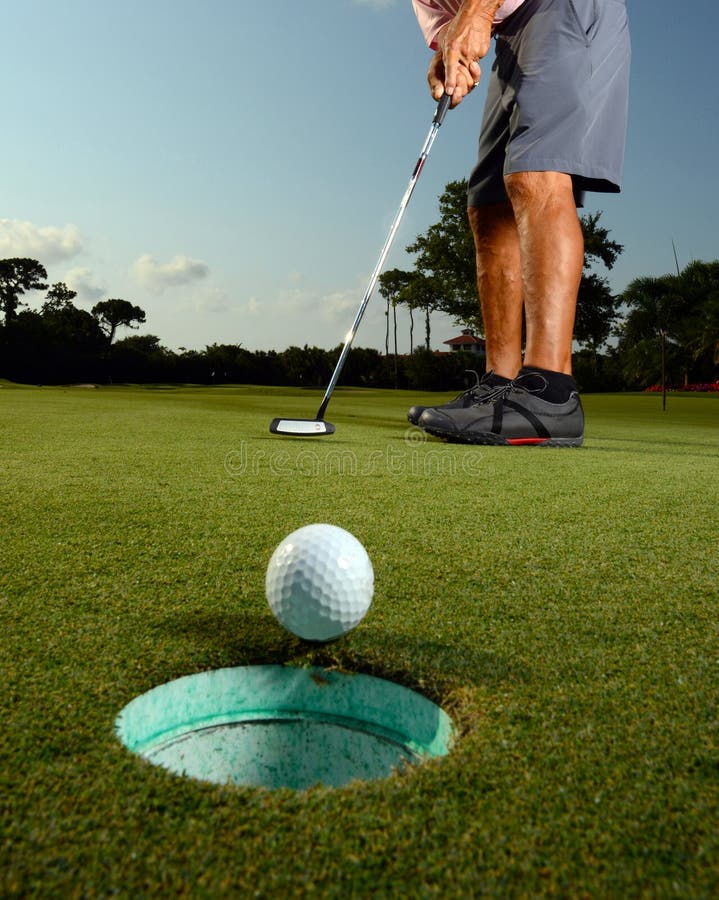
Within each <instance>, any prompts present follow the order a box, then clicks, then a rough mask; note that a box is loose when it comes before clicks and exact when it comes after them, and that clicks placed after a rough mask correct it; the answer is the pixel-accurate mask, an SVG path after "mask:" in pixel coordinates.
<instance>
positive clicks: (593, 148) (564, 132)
mask: <svg viewBox="0 0 719 900" xmlns="http://www.w3.org/2000/svg"><path fill="white" fill-rule="evenodd" d="M630 57H631V48H630V42H629V27H628V23H627V10H626V3H625V0H525V2H524V3H523V4H522V6H520V8H519V9H518V10H517V12H516V13H514V15H512V16H510V17H509V18H508V19H507V20H506V21H505V22H504V23H503V24H502V25H501V26H500V27H499V28H498V29H497V33H496V58H495V61H494V65H493V66H492V73H491V76H490V81H489V88H488V91H487V101H486V104H485V108H484V118H483V121H482V130H481V134H480V138H479V158H478V161H477V165H476V167H475V168H474V170H473V171H472V174H471V175H470V178H469V190H468V202H469V205H470V206H483V205H486V204H489V203H499V202H502V201H505V200H506V199H507V193H506V190H505V187H504V176H505V175H510V174H512V173H513V172H547V171H549V172H566V173H567V174H568V175H571V176H572V180H573V183H574V192H575V196H576V198H577V205H578V206H581V205H582V198H583V192H584V191H610V192H617V191H619V187H620V184H621V175H622V165H623V162H624V144H625V138H626V130H627V105H628V95H629V64H630Z"/></svg>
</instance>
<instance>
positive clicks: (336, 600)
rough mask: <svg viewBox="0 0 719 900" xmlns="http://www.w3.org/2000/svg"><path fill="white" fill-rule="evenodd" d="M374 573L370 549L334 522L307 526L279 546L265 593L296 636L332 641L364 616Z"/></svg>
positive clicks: (370, 600)
mask: <svg viewBox="0 0 719 900" xmlns="http://www.w3.org/2000/svg"><path fill="white" fill-rule="evenodd" d="M373 591H374V572H373V571H372V563H371V561H370V558H369V556H368V555H367V551H366V550H365V548H364V547H363V546H362V544H361V543H360V542H359V541H358V540H357V538H356V537H354V535H352V534H350V533H349V532H348V531H345V530H344V529H343V528H338V527H337V526H336V525H325V524H317V525H305V526H304V527H303V528H298V529H297V531H293V532H292V534H289V535H288V536H287V537H286V538H285V539H284V540H283V541H282V542H281V543H280V544H279V545H278V547H277V548H276V550H275V552H274V553H273V554H272V558H271V559H270V562H269V565H268V566H267V576H266V579H265V593H266V595H267V602H268V603H269V604H270V609H271V610H272V612H273V613H274V615H275V618H276V619H277V621H278V622H279V623H280V624H281V625H283V626H284V627H285V628H286V629H287V630H288V631H291V632H292V633H293V634H295V635H297V637H301V638H304V639H305V640H308V641H331V640H334V639H335V638H338V637H340V636H341V635H343V634H346V633H347V632H348V631H351V630H352V629H353V628H354V627H355V626H356V625H358V624H359V623H360V622H361V621H362V619H363V618H364V617H365V615H366V613H367V610H368V609H369V607H370V603H371V602H372V593H373Z"/></svg>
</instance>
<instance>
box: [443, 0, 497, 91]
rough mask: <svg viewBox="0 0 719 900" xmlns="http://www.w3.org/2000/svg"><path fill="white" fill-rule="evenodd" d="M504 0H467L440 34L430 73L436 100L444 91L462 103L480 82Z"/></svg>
mask: <svg viewBox="0 0 719 900" xmlns="http://www.w3.org/2000/svg"><path fill="white" fill-rule="evenodd" d="M501 5H502V0H465V2H464V3H463V4H462V6H461V7H460V10H459V12H458V13H457V15H456V16H455V17H454V19H452V21H451V22H449V23H447V25H445V26H444V28H442V30H441V31H440V32H439V34H438V35H437V44H438V46H439V50H437V52H436V53H435V54H434V56H433V57H432V62H431V63H430V66H429V72H428V73H427V81H428V83H429V89H430V91H431V92H432V96H433V97H434V99H435V100H439V99H440V97H441V96H442V94H445V93H446V94H449V95H450V96H451V97H452V104H451V105H452V108H453V109H454V107H455V106H458V105H459V104H460V103H461V102H462V100H463V99H464V98H465V97H466V96H467V94H470V93H471V92H472V91H473V90H474V89H475V88H476V87H477V85H478V84H479V79H480V78H481V75H482V72H481V69H480V67H479V60H480V59H483V58H484V57H485V56H486V55H487V53H488V52H489V48H490V44H491V40H492V23H493V22H494V14H495V12H496V11H497V9H498V8H499V7H500V6H501Z"/></svg>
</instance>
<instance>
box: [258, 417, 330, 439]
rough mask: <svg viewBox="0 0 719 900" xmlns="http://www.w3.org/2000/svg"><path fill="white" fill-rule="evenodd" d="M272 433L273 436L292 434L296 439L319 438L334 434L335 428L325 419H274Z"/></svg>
mask: <svg viewBox="0 0 719 900" xmlns="http://www.w3.org/2000/svg"><path fill="white" fill-rule="evenodd" d="M270 431H271V432H272V434H290V435H294V436H295V437H319V436H320V435H323V434H334V432H335V426H334V425H333V424H332V423H331V422H325V421H324V419H273V420H272V421H271V422H270Z"/></svg>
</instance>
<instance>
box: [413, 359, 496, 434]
mask: <svg viewBox="0 0 719 900" xmlns="http://www.w3.org/2000/svg"><path fill="white" fill-rule="evenodd" d="M467 372H469V373H471V374H472V375H474V377H475V378H476V379H477V383H476V384H473V385H472V387H471V388H469V389H468V390H466V391H462V393H461V394H457V396H456V397H455V398H454V399H453V400H450V401H449V402H447V403H442V404H441V405H440V406H410V408H409V409H408V410H407V419H408V420H409V421H410V422H411V423H412V424H413V425H417V424H419V419H420V416H421V415H422V413H423V412H424V411H425V410H427V409H439V410H445V409H466V408H467V407H468V406H472V405H474V404H475V403H483V402H484V400H486V399H488V398H489V397H490V395H493V394H494V392H495V391H496V390H497V385H496V384H494V383H493V382H494V381H495V380H496V379H497V376H496V375H495V374H494V372H485V374H484V375H482V377H481V378H480V377H479V375H478V374H477V373H476V372H475V371H474V369H467Z"/></svg>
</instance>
